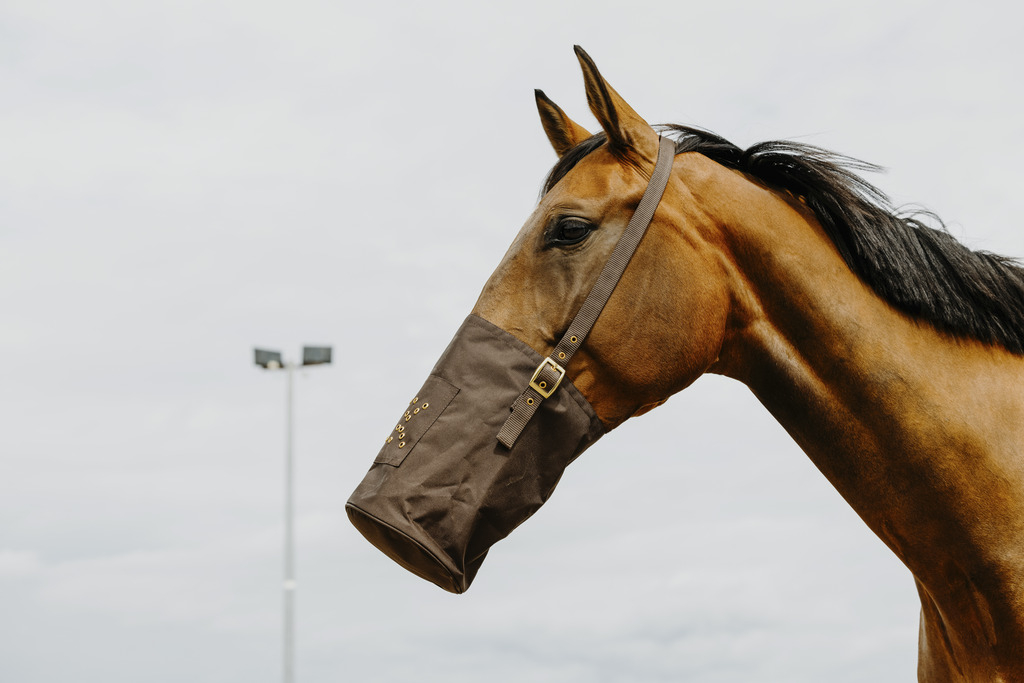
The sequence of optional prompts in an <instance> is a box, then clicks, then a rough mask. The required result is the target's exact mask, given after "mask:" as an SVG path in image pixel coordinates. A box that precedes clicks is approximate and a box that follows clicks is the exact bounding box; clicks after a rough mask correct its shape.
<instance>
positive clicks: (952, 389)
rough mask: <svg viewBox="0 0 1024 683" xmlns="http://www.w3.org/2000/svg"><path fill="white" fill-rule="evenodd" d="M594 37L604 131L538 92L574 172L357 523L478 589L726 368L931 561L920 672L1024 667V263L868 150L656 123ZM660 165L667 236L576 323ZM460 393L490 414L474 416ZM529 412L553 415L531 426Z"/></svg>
mask: <svg viewBox="0 0 1024 683" xmlns="http://www.w3.org/2000/svg"><path fill="white" fill-rule="evenodd" d="M575 50H576V55H577V57H578V59H579V62H580V65H581V67H582V71H583V77H584V82H585V88H586V95H587V101H588V104H589V106H590V109H591V111H592V112H593V114H594V116H595V117H596V118H597V120H598V122H599V123H600V126H601V131H600V132H598V133H597V134H594V135H592V134H591V132H590V131H588V130H587V129H586V128H584V127H583V126H581V125H579V124H578V123H576V122H574V121H573V120H572V119H570V118H569V117H568V116H567V115H566V114H565V112H564V111H563V110H562V109H561V108H559V107H558V106H557V105H556V104H555V103H554V102H553V101H552V100H550V99H549V98H548V97H547V96H546V95H545V94H544V93H543V92H542V91H540V90H538V91H536V103H537V107H538V111H539V114H540V118H541V122H542V125H543V129H544V131H545V133H546V135H547V138H548V140H549V141H550V143H551V145H552V147H553V148H554V150H555V152H556V154H557V155H558V161H557V163H556V165H555V166H554V168H553V169H552V171H551V173H550V174H549V176H548V177H547V180H546V182H545V184H544V189H543V194H542V197H541V199H540V201H539V204H538V206H537V207H536V210H535V211H534V212H533V213H532V215H530V216H529V218H528V219H527V220H526V222H525V224H524V225H523V227H522V229H521V230H520V232H519V233H518V235H517V236H516V237H515V239H514V241H513V243H512V245H511V247H510V248H509V250H508V252H507V253H506V254H505V256H504V258H503V259H502V260H501V262H500V263H499V264H498V266H497V268H496V269H495V271H494V272H493V274H492V275H491V277H490V278H489V279H488V281H487V282H486V284H485V285H484V287H483V290H482V292H481V294H480V296H479V299H478V300H477V302H476V304H475V306H474V307H473V309H472V312H471V314H470V316H469V318H467V322H466V324H465V325H464V327H463V328H462V329H461V330H460V332H459V333H458V334H457V335H456V338H455V339H454V340H453V342H452V345H451V346H450V347H449V349H448V350H447V351H446V352H445V354H444V355H443V356H442V360H441V361H439V363H438V365H437V366H436V367H435V369H434V371H433V372H432V373H431V376H430V378H429V379H428V382H427V384H425V385H424V387H423V388H422V389H421V391H420V394H419V395H417V396H416V397H414V400H413V401H412V402H411V403H410V408H409V409H408V410H406V411H405V412H404V415H403V417H402V418H400V420H399V423H398V426H397V427H396V429H395V431H394V432H393V433H392V435H391V436H389V437H388V439H387V443H386V444H385V448H384V449H382V451H381V454H380V455H379V456H378V459H377V460H376V461H375V464H374V466H373V468H371V470H370V472H369V473H368V474H367V477H366V479H364V481H363V483H362V484H360V486H359V488H357V490H356V492H355V493H354V494H353V496H352V498H351V499H350V501H349V504H348V512H349V516H350V518H351V519H352V521H353V523H355V524H356V526H357V527H358V528H359V529H360V531H361V532H362V533H363V534H364V535H366V536H367V538H368V539H370V540H371V542H373V543H374V544H375V545H377V546H378V547H380V548H381V549H382V550H384V551H385V552H387V553H388V554H389V555H391V556H392V557H393V558H394V559H395V560H396V561H398V562H400V563H401V564H402V565H403V566H405V567H406V568H408V569H410V570H412V571H414V572H416V573H418V574H420V575H421V576H424V577H425V578H428V579H430V580H432V581H434V582H435V583H437V584H438V585H441V586H442V587H444V588H446V589H448V590H452V591H454V592H461V591H462V590H465V589H466V588H467V587H468V583H469V581H471V580H472V578H473V576H474V575H475V573H476V569H477V568H478V567H479V564H480V562H482V560H483V556H484V555H485V554H486V551H487V548H488V547H489V546H490V544H491V543H493V542H495V541H496V540H498V539H500V538H502V537H503V536H504V535H506V534H507V533H509V532H510V531H511V530H512V529H514V528H515V526H516V525H517V524H519V523H520V522H521V521H522V520H523V519H525V518H526V517H528V516H529V515H530V514H532V512H533V511H534V510H536V509H537V508H538V507H539V506H540V505H541V504H543V502H544V501H545V500H546V499H547V496H549V495H550V493H551V491H552V490H553V488H554V486H555V483H557V481H558V477H559V475H560V474H561V471H562V469H564V467H565V466H566V465H567V464H568V463H569V462H571V461H572V460H573V459H574V458H575V457H577V456H578V455H579V454H580V453H581V452H582V451H583V450H584V449H585V448H587V447H589V445H590V444H592V443H593V442H594V441H596V440H597V438H599V437H600V435H601V434H602V433H604V432H605V431H607V430H610V429H614V428H615V427H617V426H618V425H620V424H622V423H623V422H625V421H626V420H628V419H629V418H631V417H634V416H637V415H640V414H643V413H645V412H647V411H649V410H651V409H653V408H655V407H657V406H659V405H661V404H662V403H664V402H665V401H666V400H667V399H668V398H669V397H670V396H672V395H673V394H675V393H676V392H678V391H681V390H683V389H685V388H686V387H687V386H689V385H690V384H691V383H692V382H693V381H694V380H696V379H697V378H698V377H699V376H701V375H703V374H704V373H716V374H720V375H724V376H727V377H730V378H732V379H735V380H738V381H740V382H742V383H743V384H745V385H746V386H747V387H749V389H750V390H751V391H752V392H753V394H754V395H755V396H756V397H757V399H758V400H759V401H760V402H761V403H762V404H763V405H764V407H765V408H766V409H767V410H768V411H769V412H770V413H771V414H772V415H773V416H774V417H775V419H776V420H777V421H778V422H779V423H780V424H781V425H782V427H783V428H784V429H785V430H786V431H787V432H788V433H789V434H790V435H791V436H792V438H793V439H794V440H795V441H796V443H797V444H798V445H799V446H800V448H801V449H802V450H803V451H804V452H805V453H806V454H807V455H808V457H809V458H810V459H811V460H812V461H813V463H814V464H815V466H817V468H818V469H819V470H820V471H821V472H822V473H823V474H824V475H825V477H826V478H827V479H828V480H829V482H831V484H832V485H833V486H834V487H835V488H836V489H837V490H838V492H839V493H840V494H841V495H842V496H843V498H844V499H845V500H846V501H847V502H848V503H849V504H850V505H851V506H852V507H853V509H854V510H855V511H856V512H857V514H858V515H859V516H860V517H861V518H862V519H863V520H864V522H865V523H866V524H867V525H868V527H869V528H870V529H871V530H872V531H873V532H874V533H875V534H876V535H877V536H878V537H879V538H880V539H881V540H882V541H883V542H884V543H885V544H886V545H887V546H888V547H889V548H890V549H891V550H892V552H893V553H895V554H896V555H897V556H898V557H899V559H900V560H901V561H902V562H903V564H904V565H906V567H907V568H908V569H909V570H910V571H911V572H912V574H913V576H914V580H915V583H916V587H917V592H918V595H919V597H920V601H921V616H920V629H919V656H918V680H919V681H926V682H928V683H936V682H940V681H942V682H945V681H1004V682H1005V681H1024V575H1022V569H1024V392H1022V387H1024V270H1022V269H1021V268H1020V267H1019V266H1018V265H1017V264H1016V262H1015V261H1013V260H1012V259H1008V258H1005V257H1001V256H998V255H994V254H991V253H986V252H975V251H971V250H970V249H968V248H967V247H965V246H963V245H961V244H960V243H959V242H957V241H956V240H955V239H954V238H953V237H951V236H950V235H949V233H948V231H946V230H945V229H944V227H943V225H942V224H941V221H939V220H938V219H937V217H931V216H928V215H923V214H921V213H917V214H907V213H903V212H900V211H898V210H896V209H894V208H893V207H892V205H891V203H890V202H889V200H888V198H887V197H886V195H885V194H883V193H882V192H881V191H880V190H878V189H877V188H875V187H874V186H872V185H871V184H869V183H868V182H867V181H865V180H864V179H862V178H861V177H860V175H859V174H858V171H863V170H872V169H873V168H875V167H873V166H872V165H870V164H865V163H863V162H858V161H856V160H853V159H850V158H848V157H844V156H841V155H838V154H835V153H832V152H829V151H826V150H823V149H820V148H817V147H814V146H810V145H807V144H802V143H793V142H779V141H776V142H767V143H760V144H757V145H754V146H753V147H750V148H749V149H746V150H743V149H741V148H739V147H737V146H735V145H733V144H732V143H730V142H728V141H727V140H725V139H724V138H721V137H719V136H717V135H715V134H713V133H710V132H708V131H705V130H703V129H698V128H694V127H688V126H681V125H669V126H660V127H652V126H651V125H649V124H648V123H647V122H646V121H645V120H644V119H643V118H641V116H640V115H639V114H637V113H636V112H635V111H634V110H633V108H632V107H630V105H629V104H627V102H626V101H625V100H624V99H623V98H622V97H621V96H620V95H619V94H618V93H617V91H616V90H615V89H613V88H612V86H611V85H610V84H609V83H608V82H607V81H606V80H605V79H604V78H603V77H602V75H601V74H600V72H599V71H598V69H597V66H596V65H595V63H594V61H593V60H592V59H591V58H590V57H589V55H587V53H586V52H584V51H583V50H582V49H581V48H579V47H578V46H577V47H576V48H575ZM667 146H670V147H671V150H670V152H669V153H668V154H665V153H664V149H665V148H666V147H667ZM660 157H665V158H666V159H667V161H666V162H665V163H662V162H659V158H660ZM659 168H660V169H661V170H658V169H659ZM658 174H660V175H663V176H664V179H663V180H660V181H659V182H660V183H662V184H663V189H661V190H659V191H657V192H655V194H659V192H660V194H659V196H658V197H656V198H655V199H654V200H653V204H654V208H651V209H650V211H651V212H653V213H651V215H650V217H649V218H648V219H647V220H648V225H647V226H646V231H645V232H643V233H641V237H640V238H638V239H639V241H638V242H637V244H636V245H635V247H634V249H635V251H634V252H633V253H632V254H631V255H629V256H627V258H626V264H625V265H623V266H622V268H621V269H620V271H621V272H620V273H619V276H618V277H619V279H618V280H617V282H615V283H612V284H611V286H610V288H608V287H606V288H607V289H608V294H607V296H606V297H605V302H604V303H603V305H602V306H601V307H600V308H599V309H598V312H597V313H596V314H595V315H596V318H595V319H594V320H593V321H591V325H592V327H591V328H590V329H586V330H584V331H583V332H579V331H578V330H577V327H576V326H574V325H576V323H575V322H574V321H575V320H576V319H577V318H578V317H579V316H580V315H581V313H580V311H581V310H582V309H584V308H586V307H587V305H588V301H589V300H590V299H589V298H588V297H590V298H592V296H593V295H592V292H593V291H594V290H595V287H597V288H598V289H600V288H601V287H602V286H604V285H602V283H603V282H604V279H603V278H604V276H603V275H602V273H603V272H604V271H603V270H602V268H603V267H605V268H607V266H605V264H606V263H610V262H611V261H612V260H615V259H616V258H617V257H615V254H616V253H617V252H616V249H617V248H618V245H619V244H620V241H621V240H623V239H625V238H624V237H623V236H624V235H625V234H627V233H629V232H630V231H631V230H633V228H631V227H630V225H631V221H633V219H634V216H635V215H636V214H637V213H640V208H639V207H642V206H643V205H644V203H645V201H647V200H646V199H645V196H646V195H647V194H650V193H651V190H650V187H651V186H652V185H654V184H655V183H654V181H653V180H652V177H653V176H654V175H658ZM648 203H650V202H648ZM649 213H650V212H649ZM605 284H607V283H605ZM591 317H594V316H591ZM570 339H571V342H572V343H571V344H570V342H569V341H567V340H570ZM485 347H486V349H487V350H485V351H478V350H479V349H484V348H485ZM565 349H569V350H570V355H571V357H567V356H566V355H565ZM474 353H476V354H477V355H476V356H474V355H473V354H474ZM559 358H561V359H562V360H561V361H560V360H559ZM538 359H540V364H539V365H537V370H536V371H534V373H533V377H532V379H530V381H529V386H528V387H527V388H526V389H525V390H524V391H523V392H522V393H520V389H522V384H523V383H524V382H525V380H523V379H516V378H515V377H518V375H516V373H520V374H521V373H524V372H525V373H526V375H525V376H529V373H530V372H531V371H532V369H533V366H534V364H536V362H537V360H538ZM513 366H514V367H513ZM520 366H521V367H520ZM506 371H507V372H506ZM506 375H509V376H513V375H515V377H513V378H512V379H511V380H509V382H505V376H506ZM503 382H505V384H508V386H509V387H512V388H507V387H506V386H505V384H502V383H503ZM517 383H518V384H517ZM548 383H551V384H553V385H554V386H553V387H552V386H549V385H548ZM499 384H500V388H498V387H499ZM560 384H561V388H559V385H560ZM517 387H518V388H517ZM556 389H557V391H556ZM460 392H461V393H462V394H464V395H465V396H466V397H467V400H465V401H464V402H463V405H465V406H469V407H466V408H453V407H452V406H457V405H459V403H458V401H459V400H463V399H461V398H459V397H458V395H459V393H460ZM530 392H532V393H530ZM550 394H554V396H553V397H551V398H549V395H550ZM492 398H493V400H492ZM542 401H543V402H544V404H545V405H544V406H542V407H541V408H540V409H537V408H536V406H535V405H534V404H535V403H540V402H542ZM528 402H529V406H530V407H529V410H530V411H532V410H537V415H538V416H539V417H535V418H533V417H530V416H526V418H525V420H521V422H523V424H525V425H526V426H525V427H523V426H522V425H517V426H515V429H513V430H512V432H514V434H512V436H511V437H509V436H508V435H509V434H510V433H512V432H509V431H508V430H509V427H508V424H509V423H511V422H513V419H512V418H510V417H509V415H510V414H512V415H515V414H517V411H519V410H520V408H522V409H523V410H527V408H526V406H527V403H528ZM482 404H487V406H486V407H485V408H479V406H480V405H482ZM492 404H493V405H492ZM548 404H550V408H549V407H547V406H548ZM470 408H472V410H478V409H480V410H484V411H485V414H482V416H470V415H469V413H464V414H458V411H459V410H470ZM452 411H454V412H452ZM449 413H450V414H449ZM491 413H495V414H496V415H494V416H492V415H491ZM474 415H476V414H475V413H474ZM531 415H532V413H531ZM559 416H561V417H559ZM531 420H532V422H531ZM558 420H563V421H562V422H559V421H558ZM570 421H571V422H570ZM499 426H501V431H500V432H499V435H498V438H497V439H495V433H496V432H498V427H499ZM524 429H525V431H522V430H524ZM516 430H519V431H516ZM520 432H522V438H521V439H520V440H519V441H517V439H518V438H519V434H520ZM481 434H482V436H481ZM434 435H436V437H435V436H434ZM559 439H561V440H562V441H565V442H566V443H565V444H562V443H561V442H560V441H559ZM470 441H472V445H466V443H467V442H470ZM399 444H401V445H399ZM414 448H415V449H417V450H416V452H413V449H414ZM435 456H436V458H435ZM403 468H404V469H403ZM385 500H386V501H387V505H388V506H390V507H389V508H388V509H389V511H382V510H384V508H383V507H382V506H379V507H378V508H374V507H373V506H374V505H378V504H379V503H380V501H385ZM425 501H429V504H428V503H427V502H425ZM381 505H383V504H381ZM388 515H390V516H388Z"/></svg>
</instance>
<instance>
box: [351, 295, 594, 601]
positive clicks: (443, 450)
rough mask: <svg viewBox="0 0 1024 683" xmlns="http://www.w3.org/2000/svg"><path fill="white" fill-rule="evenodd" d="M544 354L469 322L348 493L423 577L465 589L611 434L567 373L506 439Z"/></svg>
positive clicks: (378, 542) (359, 523)
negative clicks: (565, 475) (504, 441)
mask: <svg viewBox="0 0 1024 683" xmlns="http://www.w3.org/2000/svg"><path fill="white" fill-rule="evenodd" d="M542 360H543V357H542V356H540V355H539V354H538V353H537V352H535V351H534V350H533V349H531V348H530V347H529V346H527V345H526V344H524V343H523V342H521V341H520V340H519V339H517V338H515V337H514V336H512V335H511V334H509V333H507V332H505V331H504V330H502V329H501V328H499V327H496V326H495V325H492V324H491V323H489V322H487V321H486V320H484V319H482V318H480V317H477V316H475V315H470V316H469V317H468V318H466V320H465V322H464V323H463V324H462V327H460V328H459V331H458V332H456V334H455V337H454V338H453V339H452V341H451V343H450V344H449V345H448V348H447V349H446V350H445V352H444V353H443V354H442V355H441V358H440V360H438V361H437V364H436V365H435V366H434V369H433V370H432V371H431V373H430V376H429V377H428V378H427V381H426V382H425V383H424V385H423V386H422V387H421V389H420V390H419V392H418V393H417V394H415V395H414V396H413V397H412V398H413V399H415V400H414V401H411V402H410V403H409V404H408V405H407V406H404V407H403V408H402V413H401V414H400V415H399V416H397V421H396V424H395V427H394V429H393V431H392V432H391V434H390V436H389V441H388V442H386V443H385V444H384V447H383V448H382V449H381V451H380V453H378V455H377V458H376V459H375V460H374V463H373V466H372V467H371V468H370V471H369V472H368V473H367V474H366V476H365V478H364V479H363V481H362V483H360V484H359V486H358V487H357V488H356V490H355V492H354V493H353V494H352V496H351V497H350V498H349V500H348V503H347V505H346V510H347V512H348V515H349V519H350V520H351V521H352V523H353V524H354V525H355V527H356V528H357V529H358V530H359V531H360V533H362V534H363V536H365V537H366V538H367V540H369V541H370V542H371V543H372V544H373V545H375V546H376V547H377V548H379V549H380V550H382V551H383V552H384V553H385V554H386V555H388V556H389V557H390V558H391V559H393V560H394V561H395V562H397V563H398V564H400V565H402V566H403V567H405V568H406V569H408V570H409V571H411V572H413V573H414V574H417V575H418V576H421V577H422V578H425V579H427V580H428V581H432V582H433V583H435V584H437V585H438V586H440V587H441V588H444V589H445V590H447V591H451V592H453V593H462V592H464V591H465V590H466V589H467V588H468V587H469V585H470V583H471V582H472V581H473V578H474V576H476V573H477V570H478V569H479V568H480V565H481V563H482V562H483V560H484V557H485V556H486V554H487V551H488V549H489V548H490V547H491V546H492V545H493V544H494V543H496V542H497V541H499V540H501V539H502V538H504V537H505V536H507V535H508V534H509V533H510V532H511V531H512V530H513V529H515V528H516V527H517V526H519V524H521V523H522V522H523V521H524V520H526V519H527V518H528V517H529V516H530V515H532V514H533V513H534V512H536V511H537V509H538V508H540V506H541V505H543V504H544V502H545V501H546V500H547V499H548V497H549V496H550V495H551V492H552V491H553V490H554V488H555V485H556V484H557V483H558V480H559V478H560V477H561V476H562V472H563V471H564V470H565V468H566V466H567V465H568V464H569V463H570V462H572V461H573V460H574V459H575V458H576V457H578V456H579V455H580V454H581V453H582V452H583V451H584V450H586V448H587V447H589V446H590V445H591V444H593V443H594V442H595V441H597V439H599V438H600V437H601V435H602V434H603V433H604V427H603V425H602V424H601V421H600V420H599V419H598V417H597V415H596V414H595V413H594V410H593V408H592V407H591V406H590V404H589V403H588V402H587V401H586V399H584V398H583V396H582V395H581V394H580V393H579V391H578V390H577V389H576V387H575V386H573V385H572V382H571V381H570V380H569V378H568V377H566V378H565V379H564V380H563V381H562V384H561V386H559V388H558V390H557V391H556V392H555V393H554V394H552V396H551V397H550V398H548V399H547V400H545V401H544V402H543V403H542V405H540V407H539V408H538V410H537V412H536V414H535V415H534V416H533V418H532V419H531V420H530V422H529V423H528V424H527V425H526V427H525V428H524V430H523V432H522V434H521V436H520V437H519V439H518V440H517V441H516V443H515V445H514V446H513V447H512V448H511V449H509V448H506V447H505V446H503V445H501V444H500V443H499V442H498V440H497V434H498V431H499V430H500V429H501V427H502V425H503V424H504V422H505V420H506V419H507V418H508V416H509V412H510V406H511V405H512V403H513V401H515V400H516V398H517V397H518V396H519V395H520V393H521V392H522V390H523V387H524V386H525V385H526V384H527V383H528V382H529V381H530V378H531V377H532V376H533V373H534V371H535V370H536V369H537V366H538V365H539V364H540V362H541V361H542ZM399 428H401V429H399Z"/></svg>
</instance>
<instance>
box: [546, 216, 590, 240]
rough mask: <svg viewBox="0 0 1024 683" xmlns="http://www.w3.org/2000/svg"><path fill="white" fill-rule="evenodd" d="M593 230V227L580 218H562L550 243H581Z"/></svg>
mask: <svg viewBox="0 0 1024 683" xmlns="http://www.w3.org/2000/svg"><path fill="white" fill-rule="evenodd" d="M591 230H593V226H592V225H591V224H590V223H588V222H586V221H585V220H582V219H580V218H563V219H562V220H561V221H559V222H558V226H557V227H556V228H555V230H554V235H552V237H553V238H554V239H552V240H551V241H552V242H553V243H555V244H562V245H565V244H576V243H577V242H582V241H583V240H584V239H585V238H586V237H587V235H589V234H590V231H591Z"/></svg>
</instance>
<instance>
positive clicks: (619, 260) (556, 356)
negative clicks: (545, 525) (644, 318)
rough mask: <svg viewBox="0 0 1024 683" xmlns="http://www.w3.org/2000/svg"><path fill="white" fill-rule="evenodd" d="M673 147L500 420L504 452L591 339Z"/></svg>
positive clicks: (664, 149)
mask: <svg viewBox="0 0 1024 683" xmlns="http://www.w3.org/2000/svg"><path fill="white" fill-rule="evenodd" d="M675 153H676V145H675V143H674V142H673V141H672V140H670V139H668V138H661V140H660V144H659V146H658V162H657V163H656V164H655V166H654V173H652V174H651V180H650V182H648V183H647V189H646V190H645V191H644V196H643V197H642V198H641V199H640V204H639V205H638V206H637V207H636V211H634V212H633V216H632V217H631V218H630V219H629V224H628V225H627V226H626V230H625V232H623V233H622V237H620V238H619V241H618V243H617V244H616V245H615V249H613V250H612V255H611V256H609V257H608V261H607V262H606V263H605V264H604V269H603V270H602V271H601V274H600V275H599V276H598V278H597V282H595V283H594V287H593V289H591V290H590V293H589V294H588V295H587V298H586V300H585V301H584V302H583V305H582V306H581V307H580V310H579V311H578V312H577V313H576V317H575V318H573V320H572V323H571V324H570V325H569V329H568V331H566V333H565V336H563V337H562V339H561V341H559V342H558V345H557V346H555V349H554V351H552V352H551V355H550V356H548V357H547V358H545V359H544V362H542V363H541V364H540V366H539V367H538V368H537V371H536V372H535V373H534V375H533V379H532V380H530V383H529V385H528V386H527V387H526V389H525V390H524V391H523V393H522V394H520V395H519V398H517V399H516V400H515V401H514V402H513V403H512V414H511V415H509V417H508V419H507V420H505V424H504V425H503V426H502V428H501V431H499V432H498V441H500V442H501V444H502V445H503V446H505V447H506V448H512V445H513V444H514V443H515V442H516V439H518V438H519V435H520V434H521V433H522V431H523V428H524V427H525V426H526V423H527V422H529V421H530V418H531V417H533V414H534V413H535V412H536V411H537V408H539V407H540V404H541V402H542V401H543V400H544V399H545V398H547V397H548V396H550V395H551V394H552V393H553V392H554V391H555V390H556V389H558V385H559V384H560V383H561V381H562V378H563V377H565V366H566V365H568V363H569V359H570V358H572V355H573V354H574V353H576V350H577V349H579V348H580V346H582V345H583V340H585V339H586V338H587V335H588V334H590V330H591V329H593V327H594V323H595V322H597V317H598V316H599V315H601V311H602V310H604V306H605V304H607V303H608V299H609V298H611V295H612V291H614V289H615V286H616V285H617V284H619V280H620V279H621V278H622V274H623V273H624V272H625V270H626V266H628V265H629V261H630V259H631V258H633V254H634V252H636V249H637V247H638V246H639V245H640V240H641V239H643V236H644V233H645V232H647V226H649V225H650V224H651V219H652V218H653V217H654V212H655V210H657V208H658V204H659V203H660V202H661V196H662V195H663V194H664V193H665V187H666V186H667V185H668V179H669V176H670V175H671V173H672V161H673V159H674V158H675Z"/></svg>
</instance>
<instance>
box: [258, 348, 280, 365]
mask: <svg viewBox="0 0 1024 683" xmlns="http://www.w3.org/2000/svg"><path fill="white" fill-rule="evenodd" d="M254 351H255V356H256V359H255V360H256V365H258V366H260V367H261V368H265V369H267V370H278V369H280V368H282V367H284V363H283V362H282V361H281V352H280V351H267V350H266V349H254Z"/></svg>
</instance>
